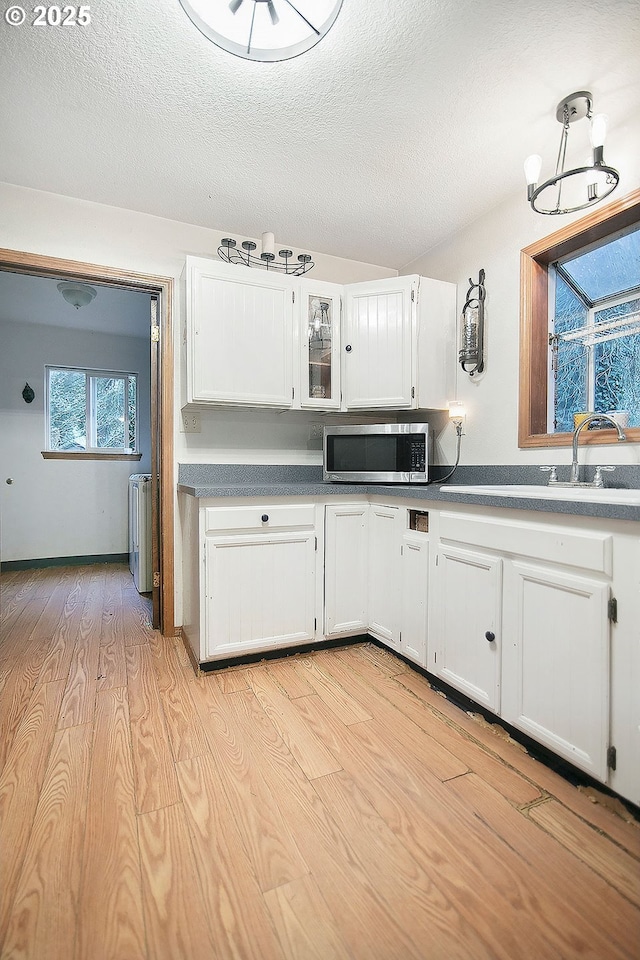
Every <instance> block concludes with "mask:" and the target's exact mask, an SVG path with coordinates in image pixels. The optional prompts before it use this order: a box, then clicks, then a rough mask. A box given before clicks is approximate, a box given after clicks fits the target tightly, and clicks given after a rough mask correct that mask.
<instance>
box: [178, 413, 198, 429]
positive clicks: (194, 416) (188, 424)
mask: <svg viewBox="0 0 640 960" xmlns="http://www.w3.org/2000/svg"><path fill="white" fill-rule="evenodd" d="M182 430H183V432H184V433H200V430H201V426H200V414H199V413H183V414H182Z"/></svg>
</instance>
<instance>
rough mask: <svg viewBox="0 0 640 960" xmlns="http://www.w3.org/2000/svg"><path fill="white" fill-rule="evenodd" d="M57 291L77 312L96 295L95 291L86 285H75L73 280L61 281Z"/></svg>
mask: <svg viewBox="0 0 640 960" xmlns="http://www.w3.org/2000/svg"><path fill="white" fill-rule="evenodd" d="M58 290H59V291H60V293H61V294H62V296H63V297H64V299H65V300H66V301H67V303H70V304H71V306H72V307H75V308H76V310H79V309H80V307H86V305H87V304H88V303H91V301H92V300H93V298H94V297H95V296H96V294H97V290H94V288H93V287H90V286H89V285H88V284H87V283H76V282H75V281H74V280H63V281H62V283H59V284H58Z"/></svg>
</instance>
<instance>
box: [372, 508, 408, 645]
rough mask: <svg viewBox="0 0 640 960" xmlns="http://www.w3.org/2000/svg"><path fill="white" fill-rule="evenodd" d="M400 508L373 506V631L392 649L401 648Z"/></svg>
mask: <svg viewBox="0 0 640 960" xmlns="http://www.w3.org/2000/svg"><path fill="white" fill-rule="evenodd" d="M405 513H406V511H405V510H403V509H402V508H401V507H399V506H387V505H386V504H385V505H383V504H377V503H371V504H369V576H368V580H369V616H368V620H369V630H370V632H371V633H372V634H373V636H374V637H377V638H378V640H382V642H383V643H386V644H387V645H388V646H389V647H391V648H392V649H395V650H398V649H399V646H400V546H401V542H402V526H401V521H402V518H403V516H404V514H405Z"/></svg>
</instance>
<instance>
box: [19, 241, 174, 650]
mask: <svg viewBox="0 0 640 960" xmlns="http://www.w3.org/2000/svg"><path fill="white" fill-rule="evenodd" d="M0 270H6V271H9V272H11V273H24V274H30V275H32V276H43V277H56V278H64V277H69V278H70V279H74V280H86V281H89V282H94V283H101V284H104V285H105V286H112V287H120V288H123V289H128V290H138V291H140V292H142V293H148V294H150V295H151V296H152V297H156V298H157V300H158V323H159V327H160V339H159V341H158V343H157V363H156V364H155V376H154V373H153V369H154V364H153V363H152V382H151V405H152V408H153V406H154V404H155V409H156V411H157V418H156V419H157V430H156V431H155V433H156V435H155V438H154V437H153V436H152V450H153V448H154V440H155V451H156V456H155V457H153V456H152V470H153V471H154V475H153V481H152V483H153V487H154V488H155V490H156V492H157V494H158V504H159V510H158V523H157V525H156V530H154V538H155V539H156V545H157V549H156V550H155V551H154V552H156V553H157V558H158V567H155V565H154V570H157V571H159V573H160V583H159V591H160V596H159V614H160V624H159V627H160V630H161V632H162V633H163V634H165V635H166V636H174V635H175V633H176V627H175V596H174V592H175V585H174V494H173V488H174V483H173V477H174V464H173V317H172V306H173V286H174V280H173V277H158V276H154V275H152V274H146V273H137V272H134V271H131V270H124V269H118V268H114V267H105V266H101V265H99V264H94V263H81V262H80V261H77V260H61V259H59V258H57V257H46V256H42V255H40V254H36V253H27V252H24V251H21V250H8V249H3V248H0ZM152 346H156V344H152ZM154 381H155V382H154ZM153 430H154V427H153V423H152V432H153ZM156 464H157V465H158V473H156V472H155V470H156Z"/></svg>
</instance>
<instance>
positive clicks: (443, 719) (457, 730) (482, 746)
mask: <svg viewBox="0 0 640 960" xmlns="http://www.w3.org/2000/svg"><path fill="white" fill-rule="evenodd" d="M391 679H393V680H395V677H392V678H391ZM427 682H428V681H427ZM401 686H402V688H403V690H405V691H406V692H407V693H409V694H411V696H413V697H414V698H415V699H416V700H417V702H418V703H421V704H422V705H423V707H424V708H425V709H426V710H429V711H431V712H432V713H433V714H434V716H436V717H437V718H438V720H440V721H441V722H442V723H444V724H445V725H446V726H447V727H449V729H451V730H454V731H455V733H456V734H458V735H459V736H460V737H462V738H463V739H464V740H466V741H468V742H469V743H471V744H472V745H473V746H474V747H477V749H478V750H481V751H482V752H483V753H484V754H486V755H487V756H490V757H492V758H493V759H494V760H496V761H497V762H498V763H500V764H501V765H502V766H503V767H505V768H506V769H508V770H511V771H512V772H513V773H515V774H517V775H518V776H519V777H521V778H522V779H523V780H526V782H527V783H529V784H531V785H532V786H534V787H537V788H538V790H540V789H541V788H540V787H539V785H538V784H537V783H536V782H535V780H533V779H532V778H531V777H529V776H528V775H527V774H526V773H523V772H522V771H521V770H519V769H518V768H517V767H516V766H515V765H514V764H512V763H509V761H508V760H505V758H504V757H502V756H501V755H500V754H499V753H497V752H495V751H494V750H491V749H490V747H488V746H487V744H485V743H483V741H482V740H479V739H477V738H476V737H474V736H473V735H472V734H471V733H470V732H469V731H468V730H465V729H464V727H461V726H458V724H456V722H455V720H452V719H451V717H448V716H447V715H446V714H445V713H441V712H440V711H439V710H437V709H436V708H435V707H434V706H433V705H432V704H430V703H427V702H426V701H425V700H421V698H420V697H418V696H417V695H416V694H415V693H414V692H413V690H410V689H409V688H408V687H404V686H403V685H402V684H401ZM431 689H433V688H431ZM434 692H438V691H434ZM445 699H446V698H445ZM389 702H391V701H389ZM459 709H462V708H461V707H460V708H459ZM465 713H466V711H465ZM467 716H470V714H467ZM492 726H493V725H492ZM509 742H512V743H513V745H514V746H515V747H517V748H520V749H521V750H522V751H523V752H524V753H526V754H527V755H528V756H530V754H529V753H528V751H527V750H526V748H525V747H523V746H522V744H519V743H517V742H516V741H515V740H512V739H511V738H509ZM533 802H534V803H535V802H536V801H533Z"/></svg>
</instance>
